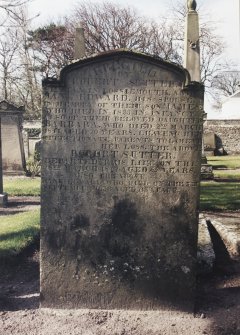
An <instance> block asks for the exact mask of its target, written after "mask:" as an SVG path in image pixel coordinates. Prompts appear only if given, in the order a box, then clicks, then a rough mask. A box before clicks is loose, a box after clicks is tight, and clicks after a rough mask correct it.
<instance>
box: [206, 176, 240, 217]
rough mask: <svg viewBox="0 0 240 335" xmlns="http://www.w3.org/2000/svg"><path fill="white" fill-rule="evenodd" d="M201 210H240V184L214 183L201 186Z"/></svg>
mask: <svg viewBox="0 0 240 335" xmlns="http://www.w3.org/2000/svg"><path fill="white" fill-rule="evenodd" d="M200 199H201V201H200V210H203V211H204V210H213V211H224V210H239V209H240V183H233V182H232V183H231V182H227V183H224V182H220V183H218V182H213V183H208V182H207V183H202V184H201V195H200Z"/></svg>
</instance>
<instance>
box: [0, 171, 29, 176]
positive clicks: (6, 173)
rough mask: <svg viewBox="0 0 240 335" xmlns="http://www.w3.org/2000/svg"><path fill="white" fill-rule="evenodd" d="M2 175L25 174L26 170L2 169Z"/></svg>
mask: <svg viewBox="0 0 240 335" xmlns="http://www.w3.org/2000/svg"><path fill="white" fill-rule="evenodd" d="M3 173H4V176H25V175H26V172H25V171H24V170H22V171H12V170H3Z"/></svg>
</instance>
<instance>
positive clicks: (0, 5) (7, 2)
mask: <svg viewBox="0 0 240 335" xmlns="http://www.w3.org/2000/svg"><path fill="white" fill-rule="evenodd" d="M28 2H29V0H0V14H1V20H0V27H2V26H5V25H9V22H8V21H9V19H16V18H18V12H17V11H16V9H17V8H20V7H21V6H23V5H25V4H27V3H28Z"/></svg>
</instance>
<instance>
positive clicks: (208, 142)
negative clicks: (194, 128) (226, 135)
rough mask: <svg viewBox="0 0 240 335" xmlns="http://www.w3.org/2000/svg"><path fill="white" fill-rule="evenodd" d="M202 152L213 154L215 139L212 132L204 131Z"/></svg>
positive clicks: (207, 154)
mask: <svg viewBox="0 0 240 335" xmlns="http://www.w3.org/2000/svg"><path fill="white" fill-rule="evenodd" d="M203 143H204V153H205V155H206V156H214V153H215V151H216V140H215V134H214V133H204V136H203Z"/></svg>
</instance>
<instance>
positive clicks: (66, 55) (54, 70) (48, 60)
mask: <svg viewBox="0 0 240 335" xmlns="http://www.w3.org/2000/svg"><path fill="white" fill-rule="evenodd" d="M73 47H74V38H73V36H72V34H71V33H70V32H68V30H67V28H66V27H65V26H64V25H61V24H59V25H56V24H54V23H51V24H49V25H47V26H44V27H41V28H38V29H36V30H31V31H28V48H29V49H31V50H32V51H33V52H34V57H35V61H36V65H35V70H36V71H38V72H39V73H40V74H41V76H42V77H49V76H52V77H56V76H58V74H59V71H60V69H61V68H62V67H63V66H65V65H67V64H68V63H69V62H70V61H71V60H72V59H73Z"/></svg>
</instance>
